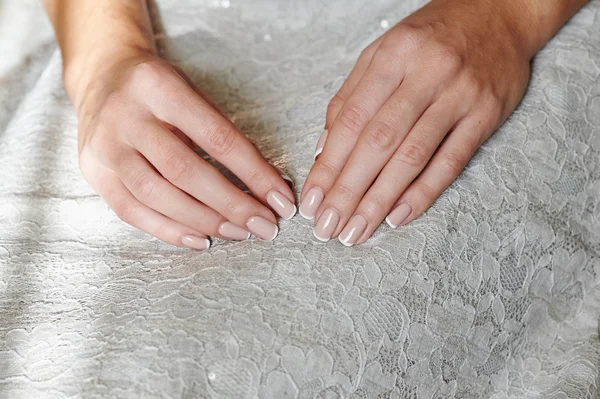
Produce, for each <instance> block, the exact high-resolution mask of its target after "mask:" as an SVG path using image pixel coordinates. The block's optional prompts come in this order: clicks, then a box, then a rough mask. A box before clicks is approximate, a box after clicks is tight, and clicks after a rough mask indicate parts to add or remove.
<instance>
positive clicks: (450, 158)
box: [440, 152, 466, 176]
mask: <svg viewBox="0 0 600 399" xmlns="http://www.w3.org/2000/svg"><path fill="white" fill-rule="evenodd" d="M465 164H466V161H465V159H464V157H461V156H460V155H458V154H455V153H453V152H449V153H447V154H444V156H443V157H442V158H441V159H440V165H441V167H442V169H443V170H444V171H445V172H446V173H448V174H450V175H452V176H458V175H459V174H460V172H461V171H462V170H463V168H464V167H465Z"/></svg>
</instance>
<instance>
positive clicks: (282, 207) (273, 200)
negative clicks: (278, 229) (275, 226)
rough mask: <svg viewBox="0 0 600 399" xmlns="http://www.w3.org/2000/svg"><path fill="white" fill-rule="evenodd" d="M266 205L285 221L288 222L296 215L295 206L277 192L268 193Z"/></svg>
mask: <svg viewBox="0 0 600 399" xmlns="http://www.w3.org/2000/svg"><path fill="white" fill-rule="evenodd" d="M267 203H268V204H269V205H271V208H273V210H274V211H275V212H277V213H278V214H279V216H281V217H282V218H284V219H285V220H290V219H291V218H293V217H294V215H295V214H296V210H297V209H296V205H294V204H293V203H292V202H291V201H290V200H289V199H287V197H286V196H285V195H283V194H281V193H280V192H278V191H269V193H268V194H267Z"/></svg>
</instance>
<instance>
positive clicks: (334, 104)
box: [327, 93, 344, 114]
mask: <svg viewBox="0 0 600 399" xmlns="http://www.w3.org/2000/svg"><path fill="white" fill-rule="evenodd" d="M343 105H344V99H343V98H342V97H341V96H340V94H339V93H337V94H336V95H335V96H333V98H332V99H331V101H329V105H328V106H327V113H328V114H329V113H331V112H334V111H336V110H338V109H340V108H341V107H342V106H343Z"/></svg>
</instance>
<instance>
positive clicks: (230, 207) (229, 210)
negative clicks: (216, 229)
mask: <svg viewBox="0 0 600 399" xmlns="http://www.w3.org/2000/svg"><path fill="white" fill-rule="evenodd" d="M241 205H242V201H241V199H240V198H239V197H237V196H235V197H234V196H227V197H225V199H224V200H223V216H225V217H229V218H230V219H231V215H235V214H236V213H238V212H240V209H241Z"/></svg>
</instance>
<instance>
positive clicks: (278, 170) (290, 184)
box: [275, 168, 294, 188]
mask: <svg viewBox="0 0 600 399" xmlns="http://www.w3.org/2000/svg"><path fill="white" fill-rule="evenodd" d="M275 169H277V172H279V174H280V175H281V178H282V179H283V180H284V181H285V182H286V183H287V185H288V186H290V188H294V181H293V180H292V178H291V177H289V176H288V175H286V174H285V173H283V172H282V171H281V170H280V169H279V168H275Z"/></svg>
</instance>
